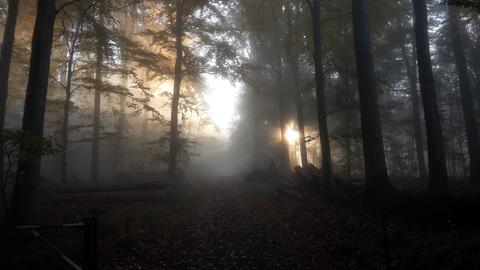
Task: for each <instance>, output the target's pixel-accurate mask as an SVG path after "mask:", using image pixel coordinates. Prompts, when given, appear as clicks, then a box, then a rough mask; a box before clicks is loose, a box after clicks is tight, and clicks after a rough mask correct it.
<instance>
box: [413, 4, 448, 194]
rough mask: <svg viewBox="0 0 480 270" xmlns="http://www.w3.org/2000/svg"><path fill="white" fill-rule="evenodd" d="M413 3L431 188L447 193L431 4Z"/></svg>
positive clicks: (438, 192) (437, 192) (434, 191)
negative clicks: (430, 28) (430, 31)
mask: <svg viewBox="0 0 480 270" xmlns="http://www.w3.org/2000/svg"><path fill="white" fill-rule="evenodd" d="M412 3H413V10H414V21H415V40H416V48H417V60H418V72H419V80H420V89H421V93H422V100H423V110H424V113H425V123H426V128H427V145H428V168H429V170H428V171H429V177H428V182H429V189H430V191H431V192H432V193H434V194H436V195H445V194H446V193H447V192H448V174H447V165H446V162H445V149H444V142H443V132H442V127H441V124H440V114H439V112H438V105H437V95H436V93H435V79H434V77H433V71H432V60H431V56H430V41H429V37H428V16H427V6H426V3H425V0H412Z"/></svg>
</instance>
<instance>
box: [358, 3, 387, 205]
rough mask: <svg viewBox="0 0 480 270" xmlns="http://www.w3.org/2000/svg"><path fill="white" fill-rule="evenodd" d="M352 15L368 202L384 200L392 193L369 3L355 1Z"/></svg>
mask: <svg viewBox="0 0 480 270" xmlns="http://www.w3.org/2000/svg"><path fill="white" fill-rule="evenodd" d="M352 13H353V33H354V44H355V56H356V60H357V73H358V87H359V97H360V113H361V123H362V138H363V153H364V159H365V160H364V162H365V180H366V182H365V189H366V193H367V196H368V197H367V198H368V199H371V200H377V199H382V198H384V196H385V195H386V192H387V190H388V172H387V166H386V162H385V152H384V147H383V137H382V128H381V119H380V111H379V108H378V100H377V93H376V86H375V70H374V65H373V56H372V46H371V39H370V29H369V24H368V0H352Z"/></svg>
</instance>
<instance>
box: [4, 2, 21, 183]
mask: <svg viewBox="0 0 480 270" xmlns="http://www.w3.org/2000/svg"><path fill="white" fill-rule="evenodd" d="M18 3H19V0H9V1H8V13H7V21H6V22H5V31H4V32H3V42H2V48H1V50H2V51H1V52H0V131H3V129H4V127H5V112H6V106H7V96H8V78H9V76H10V63H11V60H12V51H13V43H14V42H15V27H16V25H17V16H18ZM0 136H2V134H1V133H0ZM3 166H4V157H3V152H2V151H1V150H0V181H1V180H4V174H3V170H4V168H3ZM5 181H6V179H5Z"/></svg>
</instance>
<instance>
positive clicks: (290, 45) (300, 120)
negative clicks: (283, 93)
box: [285, 5, 308, 168]
mask: <svg viewBox="0 0 480 270" xmlns="http://www.w3.org/2000/svg"><path fill="white" fill-rule="evenodd" d="M292 8H293V7H292V6H291V5H288V7H287V8H286V19H287V28H288V29H287V31H288V39H287V42H286V46H285V47H286V48H285V51H286V58H287V61H288V68H289V69H288V70H289V75H290V76H289V77H290V79H291V84H290V85H291V86H292V88H293V96H294V105H295V110H296V114H297V129H298V143H299V145H300V159H301V164H302V167H304V168H307V167H308V154H307V143H306V142H305V120H304V114H303V106H302V91H301V89H300V67H299V64H298V57H299V55H298V53H297V48H296V45H297V43H298V42H297V40H296V37H295V34H296V33H297V31H295V29H294V24H295V21H294V20H293V17H292V10H291V9H292Z"/></svg>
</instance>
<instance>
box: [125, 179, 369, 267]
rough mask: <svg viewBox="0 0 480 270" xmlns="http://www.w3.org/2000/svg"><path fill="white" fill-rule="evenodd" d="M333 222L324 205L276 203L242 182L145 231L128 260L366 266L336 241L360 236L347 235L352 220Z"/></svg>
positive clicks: (203, 196)
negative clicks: (139, 243)
mask: <svg viewBox="0 0 480 270" xmlns="http://www.w3.org/2000/svg"><path fill="white" fill-rule="evenodd" d="M335 215H336V216H339V215H338V213H337V214H335ZM314 216H315V217H314ZM333 216H334V213H333V212H332V210H329V208H328V207H327V206H325V205H324V206H321V205H318V204H317V205H316V206H315V207H312V206H311V205H310V204H309V205H307V204H306V203H303V202H298V201H291V200H281V199H278V198H274V197H272V196H269V195H268V194H267V193H265V192H264V191H260V192H258V189H252V188H251V187H247V186H246V185H245V184H240V183H217V184H209V185H207V186H205V187H202V188H200V189H198V190H196V191H195V193H194V195H193V196H192V198H191V200H189V201H188V202H186V203H185V204H183V205H181V206H180V207H179V208H178V209H177V210H175V211H174V212H173V213H172V214H170V215H168V216H166V217H165V218H163V219H162V220H161V221H159V222H158V223H157V224H151V225H147V226H148V227H146V229H145V230H144V231H143V232H142V235H143V236H142V237H141V241H140V242H141V245H139V246H138V247H136V248H135V253H136V254H135V255H133V254H132V253H129V255H130V256H129V257H130V259H131V260H132V261H131V262H132V263H133V262H135V264H137V265H141V266H142V269H367V268H369V267H368V266H366V265H362V263H360V261H363V260H361V258H358V256H359V255H361V253H360V252H359V251H360V250H359V249H357V248H355V247H353V246H347V245H344V244H342V242H341V241H340V242H339V240H341V239H344V241H355V239H358V240H360V239H361V238H363V236H362V235H356V236H355V237H353V236H352V235H350V234H351V233H352V232H354V233H355V234H356V229H355V228H353V227H355V225H353V224H352V223H351V222H352V221H347V220H341V221H340V222H343V224H342V225H339V224H338V223H337V222H339V220H337V218H332V217H333ZM330 221H333V223H332V222H330ZM342 228H343V229H344V230H345V231H344V232H343V233H341V230H342ZM357 228H362V226H361V225H359V226H358V227H357ZM352 229H353V230H352ZM345 232H348V233H347V234H345ZM340 238H341V239H340ZM364 240H365V239H363V240H362V241H364ZM349 243H350V242H349ZM335 254H338V255H335ZM132 255H133V256H132ZM337 256H338V257H337ZM344 256H348V258H344ZM127 259H128V258H127ZM124 260H125V257H124ZM369 261H371V258H369ZM124 262H125V261H124ZM140 262H141V263H140ZM147 265H148V266H147ZM364 267H367V268H364ZM121 269H123V268H121ZM129 269H133V268H129ZM135 269H136V268H135ZM371 269H373V268H371Z"/></svg>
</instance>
